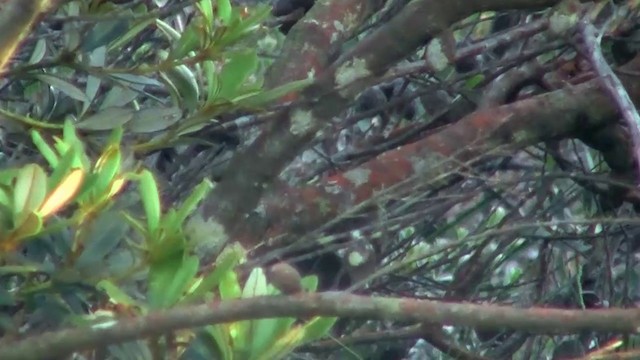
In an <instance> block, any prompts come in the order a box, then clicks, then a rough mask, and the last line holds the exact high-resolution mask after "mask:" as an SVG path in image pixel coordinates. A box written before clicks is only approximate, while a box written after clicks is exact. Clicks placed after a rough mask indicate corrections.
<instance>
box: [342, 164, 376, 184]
mask: <svg viewBox="0 0 640 360" xmlns="http://www.w3.org/2000/svg"><path fill="white" fill-rule="evenodd" d="M370 176H371V170H369V169H358V168H356V169H353V170H349V171H347V172H346V173H344V177H345V178H346V179H348V180H349V181H351V182H352V183H353V184H354V185H356V186H361V185H363V184H366V183H367V182H369V177H370Z"/></svg>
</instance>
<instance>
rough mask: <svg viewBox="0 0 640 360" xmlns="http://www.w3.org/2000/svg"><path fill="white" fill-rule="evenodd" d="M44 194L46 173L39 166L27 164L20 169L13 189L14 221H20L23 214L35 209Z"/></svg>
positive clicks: (45, 190)
mask: <svg viewBox="0 0 640 360" xmlns="http://www.w3.org/2000/svg"><path fill="white" fill-rule="evenodd" d="M46 194H47V175H46V174H45V172H44V170H42V168H41V167H40V166H38V165H36V164H29V165H26V166H24V167H23V168H22V169H20V172H19V173H18V176H17V178H16V184H15V187H14V190H13V209H14V216H15V218H14V219H15V221H16V222H20V221H21V217H22V216H23V215H24V214H28V213H30V212H32V211H34V210H35V209H37V208H38V206H40V204H42V202H43V200H44V198H45V196H46Z"/></svg>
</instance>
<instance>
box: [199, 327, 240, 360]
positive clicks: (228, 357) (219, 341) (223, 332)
mask: <svg viewBox="0 0 640 360" xmlns="http://www.w3.org/2000/svg"><path fill="white" fill-rule="evenodd" d="M205 329H206V331H207V332H208V333H209V335H211V337H212V338H213V340H214V341H215V342H216V345H217V346H218V350H219V352H220V354H221V355H222V358H221V360H233V349H232V348H231V336H230V334H229V332H228V331H227V327H226V325H210V326H207V327H206V328H205Z"/></svg>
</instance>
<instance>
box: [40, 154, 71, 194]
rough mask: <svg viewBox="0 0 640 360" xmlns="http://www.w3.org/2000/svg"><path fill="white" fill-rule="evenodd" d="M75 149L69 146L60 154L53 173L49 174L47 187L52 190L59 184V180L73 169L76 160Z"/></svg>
mask: <svg viewBox="0 0 640 360" xmlns="http://www.w3.org/2000/svg"><path fill="white" fill-rule="evenodd" d="M76 157H77V154H76V150H75V149H73V148H71V149H69V150H67V152H66V153H64V154H63V155H62V157H61V158H60V161H59V162H58V165H57V166H56V167H55V168H54V169H53V173H51V176H49V182H48V186H49V187H48V189H47V190H53V189H55V188H56V186H58V184H60V181H62V179H64V178H65V177H66V176H67V175H68V174H69V172H71V170H72V169H73V164H74V163H75V162H76Z"/></svg>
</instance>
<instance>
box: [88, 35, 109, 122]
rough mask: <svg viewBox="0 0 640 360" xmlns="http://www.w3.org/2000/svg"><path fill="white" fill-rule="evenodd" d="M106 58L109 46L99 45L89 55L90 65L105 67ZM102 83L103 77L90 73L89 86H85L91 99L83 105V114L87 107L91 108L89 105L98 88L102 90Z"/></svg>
mask: <svg viewBox="0 0 640 360" xmlns="http://www.w3.org/2000/svg"><path fill="white" fill-rule="evenodd" d="M106 58H107V48H106V47H104V46H101V47H98V48H97V49H95V50H94V51H93V52H92V53H91V55H90V56H89V65H90V66H93V67H99V68H103V67H104V65H105V62H106ZM101 83H102V79H101V78H99V77H97V76H94V75H89V76H88V77H87V86H86V88H85V94H87V98H89V101H87V102H85V103H84V104H83V106H82V113H83V114H84V112H85V111H87V109H89V106H91V102H92V101H93V99H95V97H96V95H97V94H98V90H100V84H101Z"/></svg>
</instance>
